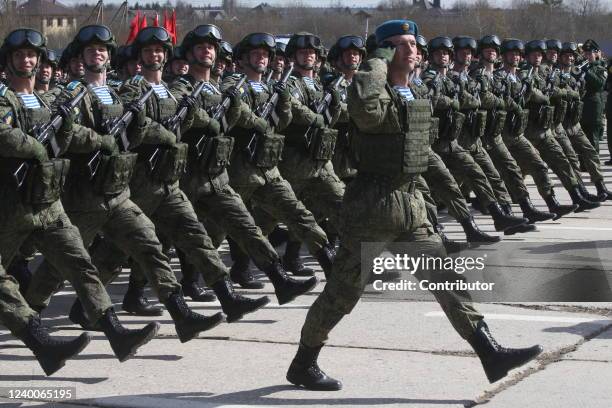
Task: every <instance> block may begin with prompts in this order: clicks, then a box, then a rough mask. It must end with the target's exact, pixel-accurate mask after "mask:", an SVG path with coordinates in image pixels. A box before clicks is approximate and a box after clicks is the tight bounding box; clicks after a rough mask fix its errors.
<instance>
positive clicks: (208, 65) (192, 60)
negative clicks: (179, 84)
mask: <svg viewBox="0 0 612 408" xmlns="http://www.w3.org/2000/svg"><path fill="white" fill-rule="evenodd" d="M187 61H189V64H193V65H198V66H200V67H202V68H212V67H213V66H214V65H215V61H214V60H213V61H212V62H201V61H198V60H197V59H196V57H194V56H193V55H192V56H191V58H189V59H188V60H187Z"/></svg>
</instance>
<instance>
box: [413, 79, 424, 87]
mask: <svg viewBox="0 0 612 408" xmlns="http://www.w3.org/2000/svg"><path fill="white" fill-rule="evenodd" d="M412 82H413V83H414V84H415V85H416V86H422V85H423V81H421V78H413V79H412Z"/></svg>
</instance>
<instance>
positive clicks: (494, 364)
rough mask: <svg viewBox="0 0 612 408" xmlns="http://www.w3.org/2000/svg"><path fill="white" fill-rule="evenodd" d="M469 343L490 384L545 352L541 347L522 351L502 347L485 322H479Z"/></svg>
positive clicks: (522, 349) (537, 346)
mask: <svg viewBox="0 0 612 408" xmlns="http://www.w3.org/2000/svg"><path fill="white" fill-rule="evenodd" d="M468 341H469V343H470V344H471V346H472V348H473V349H474V351H475V352H476V354H477V355H478V357H479V358H480V362H481V363H482V367H483V368H484V370H485V373H486V375H487V378H488V379H489V382H490V383H494V382H495V381H498V380H500V379H502V378H504V377H505V376H506V375H507V374H508V371H510V370H512V369H513V368H517V367H520V366H522V365H523V364H525V363H528V362H529V361H531V360H533V359H534V358H536V357H537V356H538V354H540V353H541V352H542V351H543V349H542V346H540V345H536V346H532V347H529V348H521V349H513V348H505V347H502V346H500V345H499V344H497V342H496V341H495V339H494V338H493V336H492V335H491V333H490V332H489V328H488V327H487V324H486V323H485V322H484V320H481V321H479V322H478V326H477V327H476V332H475V333H474V335H473V337H472V338H471V339H469V340H468Z"/></svg>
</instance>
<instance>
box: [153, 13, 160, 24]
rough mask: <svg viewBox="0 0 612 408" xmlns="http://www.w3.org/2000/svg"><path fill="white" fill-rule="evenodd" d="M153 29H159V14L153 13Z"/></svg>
mask: <svg viewBox="0 0 612 408" xmlns="http://www.w3.org/2000/svg"><path fill="white" fill-rule="evenodd" d="M153 27H159V14H157V13H155V18H154V19H153Z"/></svg>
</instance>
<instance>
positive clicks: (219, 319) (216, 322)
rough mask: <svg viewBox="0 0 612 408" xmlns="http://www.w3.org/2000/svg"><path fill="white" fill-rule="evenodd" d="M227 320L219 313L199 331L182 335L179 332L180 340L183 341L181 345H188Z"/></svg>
mask: <svg viewBox="0 0 612 408" xmlns="http://www.w3.org/2000/svg"><path fill="white" fill-rule="evenodd" d="M225 318H226V316H225V314H224V313H221V312H219V313H215V314H214V315H212V316H210V317H208V318H207V319H208V322H209V323H208V324H207V325H206V326H204V327H203V328H202V329H200V330H198V331H194V332H189V333H180V332H179V330H177V334H178V337H179V340H180V341H181V343H187V342H188V341H189V340H193V339H194V338H196V337H198V335H199V334H200V333H202V332H205V331H208V330H210V329H213V328H215V327H217V326H218V325H220V324H221V323H223V322H224V321H225Z"/></svg>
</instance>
